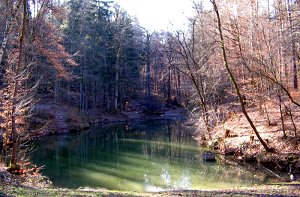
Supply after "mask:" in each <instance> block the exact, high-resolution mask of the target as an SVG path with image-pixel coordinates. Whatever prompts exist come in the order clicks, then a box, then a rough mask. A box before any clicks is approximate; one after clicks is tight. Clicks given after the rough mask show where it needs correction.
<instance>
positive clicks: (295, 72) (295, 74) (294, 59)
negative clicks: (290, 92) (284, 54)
mask: <svg viewBox="0 0 300 197" xmlns="http://www.w3.org/2000/svg"><path fill="white" fill-rule="evenodd" d="M287 6H288V20H289V25H290V28H289V29H290V34H291V39H292V53H293V56H292V64H293V87H294V89H298V69H297V50H296V43H295V36H294V30H293V21H292V10H291V5H290V0H288V2H287Z"/></svg>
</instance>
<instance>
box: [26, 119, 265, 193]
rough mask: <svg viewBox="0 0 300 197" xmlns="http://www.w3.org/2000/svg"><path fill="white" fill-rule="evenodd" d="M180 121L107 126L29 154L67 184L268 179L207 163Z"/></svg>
mask: <svg viewBox="0 0 300 197" xmlns="http://www.w3.org/2000/svg"><path fill="white" fill-rule="evenodd" d="M190 130H191V129H188V128H186V127H184V126H182V125H181V124H179V123H168V124H167V123H164V124H163V123H159V122H157V121H153V122H147V123H141V124H134V125H126V124H117V125H113V126H103V127H97V128H94V129H91V130H89V131H85V132H81V133H76V134H69V135H60V136H49V137H45V138H43V139H41V140H39V141H37V142H35V148H36V151H35V152H34V153H33V154H32V155H31V159H32V161H33V162H34V163H36V164H37V165H39V166H45V167H44V170H43V174H44V175H46V176H48V177H49V178H50V180H51V181H52V182H53V184H54V185H55V186H58V187H63V188H78V187H97V188H106V189H112V190H122V191H161V190H167V189H211V188H227V187H237V186H250V185H255V184H262V183H265V182H266V181H267V180H268V177H267V176H266V175H264V174H256V173H255V172H253V171H249V170H247V169H246V168H244V167H241V166H239V165H235V164H230V165H229V164H225V163H224V162H222V161H219V162H204V161H203V160H202V149H201V148H200V146H199V145H197V143H196V141H195V140H194V139H193V138H192V137H191V135H189V133H190Z"/></svg>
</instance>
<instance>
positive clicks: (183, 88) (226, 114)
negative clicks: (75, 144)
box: [0, 0, 300, 195]
mask: <svg viewBox="0 0 300 197" xmlns="http://www.w3.org/2000/svg"><path fill="white" fill-rule="evenodd" d="M193 5H194V6H193V10H194V14H193V17H189V18H188V21H189V23H188V27H186V29H184V30H183V29H173V30H168V31H167V30H166V31H163V30H162V31H150V30H148V29H147V28H145V27H143V26H142V25H140V23H139V20H138V18H137V17H133V16H131V15H129V14H128V13H127V11H126V10H124V9H123V8H122V7H121V6H120V5H118V4H117V3H115V2H114V1H113V0H112V1H105V0H85V1H83V0H72V1H71V0H70V1H60V0H0V43H1V45H0V63H1V66H0V136H1V137H0V143H1V144H0V146H1V147H0V151H1V159H0V160H1V165H0V166H3V167H5V169H7V170H8V171H9V172H10V173H12V174H19V175H20V174H21V175H28V176H32V174H35V173H43V172H42V170H41V169H40V167H39V166H38V165H37V164H35V163H34V162H31V161H30V159H29V158H30V155H31V152H32V151H33V148H32V142H34V141H35V140H36V139H41V138H46V137H47V136H53V135H54V136H58V135H62V134H63V135H69V134H73V133H75V132H76V133H78V132H80V133H81V132H83V131H84V130H88V129H91V128H93V127H94V126H97V125H98V126H99V125H100V126H101V125H105V124H107V123H118V122H126V123H130V124H131V123H132V124H134V122H136V121H141V120H154V121H158V120H163V121H164V120H166V119H172V117H173V116H174V117H180V118H181V117H184V118H185V119H186V122H187V123H185V124H186V125H189V126H192V127H193V128H194V129H193V132H192V134H191V135H192V136H193V138H194V139H196V141H197V142H198V143H199V144H201V146H204V147H206V148H207V149H208V150H209V152H210V151H212V152H214V153H216V154H221V155H226V156H232V157H233V158H234V160H235V161H237V162H238V163H248V164H249V163H251V164H253V163H255V164H258V165H260V166H262V168H263V169H266V170H267V171H270V172H271V173H272V174H273V175H274V174H275V175H276V176H279V175H278V174H280V172H284V173H287V176H288V178H282V177H280V180H281V181H283V180H284V182H286V181H297V176H298V175H299V173H300V157H299V156H300V145H299V143H300V132H299V128H300V93H299V88H300V87H299V83H300V81H299V71H300V70H299V68H300V67H299V66H300V61H299V60H300V36H299V35H300V34H299V33H300V17H299V13H300V2H299V1H298V0H284V1H283V0H251V1H247V0H238V1H237V0H207V1H194V2H193ZM166 9H167V8H166ZM174 20H176V19H174ZM170 114H171V115H170ZM125 127H126V128H125V130H126V131H127V130H128V126H125ZM168 129H169V130H172V129H170V128H169V127H168ZM129 130H130V128H129ZM169 132H170V131H169ZM176 132H177V133H181V136H186V135H187V134H182V133H183V129H182V130H180V131H176ZM117 133H118V132H117ZM145 133H146V134H145V135H148V134H147V132H145ZM114 135H117V134H116V133H115V134H114ZM124 135H125V134H124ZM178 135H179V134H178ZM105 136H106V138H108V137H107V135H105ZM170 136H171V135H170ZM117 137H120V136H117ZM117 137H115V138H117ZM112 138H114V137H112ZM170 138H171V137H170ZM91 141H92V140H91ZM104 141H105V140H104ZM179 142H180V140H179ZM95 143H98V142H95ZM103 143H105V142H103ZM114 143H119V142H118V140H117V142H115V141H114ZM89 149H93V148H91V147H89ZM112 149H113V148H112ZM152 151H154V150H152ZM78 152H80V150H79V151H78ZM170 152H171V151H170ZM173 154H174V153H173ZM182 157H184V156H182ZM0 168H1V167H0ZM40 170H41V172H40ZM1 172H2V171H1V170H0V174H1ZM29 174H30V175H29ZM298 180H299V179H298ZM2 185H3V184H2V183H0V186H2ZM295 185H298V186H297V187H298V188H297V189H295V190H296V191H297V190H298V189H299V184H295ZM0 188H1V187H0ZM2 188H3V187H2ZM293 189H294V188H291V189H290V191H293ZM284 190H285V188H284V189H283V190H278V191H277V190H276V191H275V192H283V191H284ZM263 192H266V190H263ZM0 194H1V192H0ZM3 194H5V193H3ZM66 195H68V194H66ZM121 195H122V194H121ZM129 195H131V194H129ZM174 195H176V194H174ZM188 195H192V194H188ZM288 195H299V193H296V194H295V193H289V194H288Z"/></svg>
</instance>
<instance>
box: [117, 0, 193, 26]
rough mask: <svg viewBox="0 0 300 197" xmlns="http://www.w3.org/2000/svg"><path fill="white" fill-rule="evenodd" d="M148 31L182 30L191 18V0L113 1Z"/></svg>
mask: <svg viewBox="0 0 300 197" xmlns="http://www.w3.org/2000/svg"><path fill="white" fill-rule="evenodd" d="M114 1H115V2H116V3H118V4H119V5H120V6H121V7H122V8H124V9H125V10H126V11H127V12H128V13H129V14H130V15H132V16H135V17H136V18H138V20H139V22H140V24H141V25H142V26H143V27H145V28H147V29H149V30H157V31H160V30H162V29H163V30H173V29H174V28H175V29H182V28H184V24H186V23H187V17H191V16H193V12H194V11H193V2H192V0H114Z"/></svg>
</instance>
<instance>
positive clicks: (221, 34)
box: [210, 0, 272, 152]
mask: <svg viewBox="0 0 300 197" xmlns="http://www.w3.org/2000/svg"><path fill="white" fill-rule="evenodd" d="M210 1H211V3H212V4H213V7H214V11H215V13H216V16H217V22H218V30H219V34H220V41H221V49H222V55H223V60H224V66H225V68H226V71H227V73H228V75H229V78H230V80H231V82H232V84H233V86H234V89H235V91H236V93H237V96H238V99H239V101H240V105H241V108H242V112H243V114H244V115H245V117H246V119H247V121H248V122H249V124H250V126H251V128H252V129H253V131H254V133H255V135H256V136H257V138H258V140H259V141H260V143H261V144H262V145H263V147H264V148H265V150H266V151H267V152H271V151H272V149H271V148H269V146H268V145H267V144H266V142H265V141H264V140H263V139H262V138H261V136H260V134H259V133H258V131H257V129H256V127H255V125H254V123H253V121H252V120H251V118H250V117H249V115H248V113H247V110H246V107H245V104H244V101H243V95H242V94H241V92H240V89H239V86H238V84H237V82H236V80H235V77H234V75H233V73H232V72H231V69H230V67H229V64H228V61H227V54H226V49H225V42H224V37H223V32H222V25H221V19H220V14H219V10H218V6H217V4H216V1H215V0H210Z"/></svg>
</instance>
